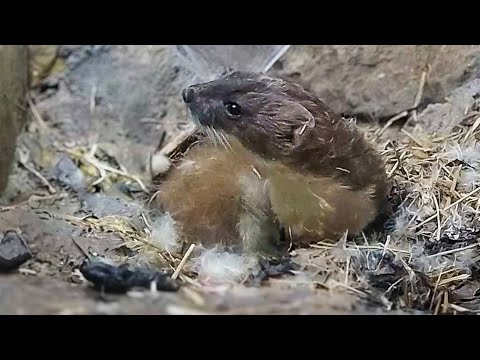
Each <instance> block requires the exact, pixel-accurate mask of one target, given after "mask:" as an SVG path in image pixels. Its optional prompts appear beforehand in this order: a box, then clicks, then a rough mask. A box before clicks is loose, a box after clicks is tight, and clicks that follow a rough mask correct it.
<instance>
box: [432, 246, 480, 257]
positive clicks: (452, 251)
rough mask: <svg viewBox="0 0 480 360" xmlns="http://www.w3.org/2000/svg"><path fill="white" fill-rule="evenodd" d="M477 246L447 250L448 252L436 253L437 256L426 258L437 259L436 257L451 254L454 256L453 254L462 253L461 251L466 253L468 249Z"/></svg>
mask: <svg viewBox="0 0 480 360" xmlns="http://www.w3.org/2000/svg"><path fill="white" fill-rule="evenodd" d="M476 246H478V244H471V245H468V246H465V247H463V248H459V249H452V250H447V251H443V252H439V253H436V254H432V255H428V256H426V258H433V257H436V256H443V255H449V254H453V253H456V252H461V251H465V250H468V249H473V248H474V247H476Z"/></svg>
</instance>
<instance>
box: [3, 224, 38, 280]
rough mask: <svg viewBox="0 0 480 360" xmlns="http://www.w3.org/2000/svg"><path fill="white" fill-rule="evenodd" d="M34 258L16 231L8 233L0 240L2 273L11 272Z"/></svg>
mask: <svg viewBox="0 0 480 360" xmlns="http://www.w3.org/2000/svg"><path fill="white" fill-rule="evenodd" d="M31 258H32V254H31V253H30V250H29V248H28V246H27V244H26V242H25V240H23V239H22V237H21V236H20V235H18V234H17V233H16V232H14V231H7V232H5V233H4V234H3V238H2V239H1V240H0V271H1V272H6V271H11V270H14V269H16V268H18V267H19V266H21V265H22V264H23V263H25V262H26V261H27V260H29V259H31Z"/></svg>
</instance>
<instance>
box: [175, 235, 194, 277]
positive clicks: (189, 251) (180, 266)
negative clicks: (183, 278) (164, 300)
mask: <svg viewBox="0 0 480 360" xmlns="http://www.w3.org/2000/svg"><path fill="white" fill-rule="evenodd" d="M194 248H195V244H192V245H190V247H189V248H188V250H187V252H186V254H185V256H184V257H183V259H182V261H180V264H178V267H177V269H176V270H175V272H174V273H173V275H172V279H176V278H178V275H180V271H182V269H183V267H184V266H185V263H186V262H187V260H188V258H189V256H190V254H191V253H192V251H193V249H194Z"/></svg>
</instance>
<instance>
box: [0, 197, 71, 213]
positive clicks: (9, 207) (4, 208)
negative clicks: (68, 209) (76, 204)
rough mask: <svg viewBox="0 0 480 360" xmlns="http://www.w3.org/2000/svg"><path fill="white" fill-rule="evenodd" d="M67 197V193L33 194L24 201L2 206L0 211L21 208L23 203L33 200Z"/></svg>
mask: <svg viewBox="0 0 480 360" xmlns="http://www.w3.org/2000/svg"><path fill="white" fill-rule="evenodd" d="M65 197H67V195H66V194H60V195H46V196H38V195H36V194H32V195H30V196H29V198H28V199H27V200H25V201H22V202H20V203H17V204H14V205H9V206H0V212H3V211H9V210H14V209H16V208H19V207H20V206H22V205H25V204H28V203H30V202H32V201H45V200H52V199H55V200H56V199H58V200H60V199H63V198H65Z"/></svg>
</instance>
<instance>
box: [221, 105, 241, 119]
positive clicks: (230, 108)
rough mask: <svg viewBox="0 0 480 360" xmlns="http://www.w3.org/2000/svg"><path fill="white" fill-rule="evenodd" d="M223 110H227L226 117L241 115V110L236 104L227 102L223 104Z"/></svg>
mask: <svg viewBox="0 0 480 360" xmlns="http://www.w3.org/2000/svg"><path fill="white" fill-rule="evenodd" d="M225 108H226V110H227V113H228V115H230V116H234V117H237V116H240V115H242V108H241V107H240V105H238V104H237V103H234V102H228V103H226V104H225Z"/></svg>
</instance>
